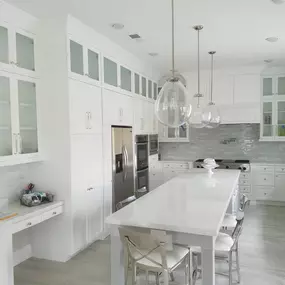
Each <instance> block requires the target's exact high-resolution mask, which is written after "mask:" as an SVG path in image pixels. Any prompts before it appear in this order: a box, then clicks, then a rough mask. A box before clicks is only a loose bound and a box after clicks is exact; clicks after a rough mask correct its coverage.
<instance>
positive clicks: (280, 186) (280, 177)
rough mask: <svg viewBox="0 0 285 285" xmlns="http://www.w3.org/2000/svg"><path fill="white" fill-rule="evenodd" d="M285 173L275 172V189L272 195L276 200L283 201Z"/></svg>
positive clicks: (284, 197) (284, 198) (284, 196)
mask: <svg viewBox="0 0 285 285" xmlns="http://www.w3.org/2000/svg"><path fill="white" fill-rule="evenodd" d="M284 185H285V174H283V173H277V174H275V191H274V197H275V198H276V200H277V201H285V188H284Z"/></svg>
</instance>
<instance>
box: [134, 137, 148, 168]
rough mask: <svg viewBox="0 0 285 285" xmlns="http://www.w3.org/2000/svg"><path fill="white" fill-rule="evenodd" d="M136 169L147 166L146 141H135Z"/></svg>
mask: <svg viewBox="0 0 285 285" xmlns="http://www.w3.org/2000/svg"><path fill="white" fill-rule="evenodd" d="M136 151H137V153H136V154H137V171H139V170H142V169H145V168H147V167H148V143H147V142H144V143H137V144H136Z"/></svg>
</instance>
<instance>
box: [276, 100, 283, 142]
mask: <svg viewBox="0 0 285 285" xmlns="http://www.w3.org/2000/svg"><path fill="white" fill-rule="evenodd" d="M276 104H277V112H276V116H277V128H276V134H275V135H276V137H277V139H285V101H277V102H276Z"/></svg>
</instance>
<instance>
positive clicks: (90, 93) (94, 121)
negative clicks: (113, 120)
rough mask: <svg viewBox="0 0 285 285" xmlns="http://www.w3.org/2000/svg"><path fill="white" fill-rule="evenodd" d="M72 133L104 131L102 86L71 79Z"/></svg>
mask: <svg viewBox="0 0 285 285" xmlns="http://www.w3.org/2000/svg"><path fill="white" fill-rule="evenodd" d="M69 98H70V100H69V105H70V132H71V134H85V133H102V106H101V103H102V100H101V98H102V97H101V88H100V87H98V86H94V85H91V84H87V83H85V82H80V81H77V80H73V79H69Z"/></svg>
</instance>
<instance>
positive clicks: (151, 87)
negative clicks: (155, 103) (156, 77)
mask: <svg viewBox="0 0 285 285" xmlns="http://www.w3.org/2000/svg"><path fill="white" fill-rule="evenodd" d="M147 86H148V98H149V99H153V94H152V93H153V86H152V81H151V80H148V85H147Z"/></svg>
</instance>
